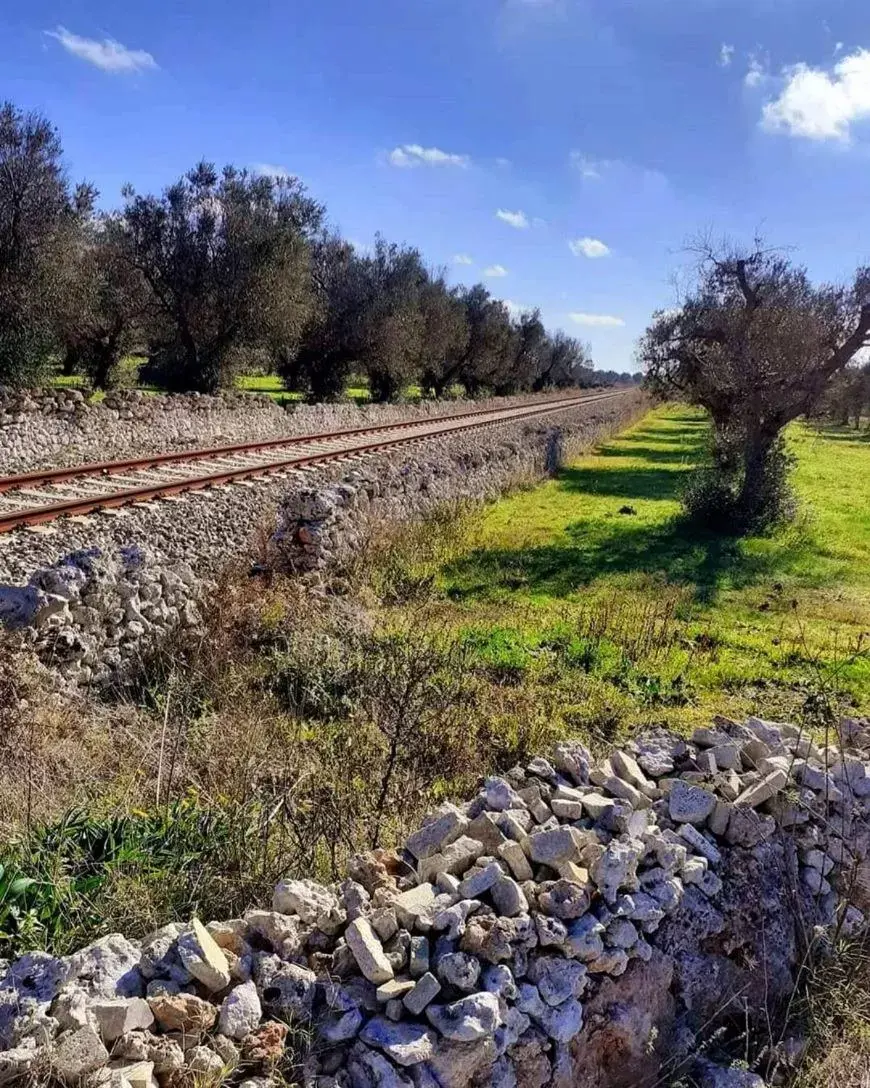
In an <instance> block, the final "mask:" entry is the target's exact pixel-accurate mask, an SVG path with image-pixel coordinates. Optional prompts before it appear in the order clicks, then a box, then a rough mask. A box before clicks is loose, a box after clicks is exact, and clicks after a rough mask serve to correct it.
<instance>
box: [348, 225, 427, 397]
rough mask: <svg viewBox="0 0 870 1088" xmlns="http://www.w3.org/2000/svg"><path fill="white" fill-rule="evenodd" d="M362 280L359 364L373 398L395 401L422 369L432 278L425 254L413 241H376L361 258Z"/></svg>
mask: <svg viewBox="0 0 870 1088" xmlns="http://www.w3.org/2000/svg"><path fill="white" fill-rule="evenodd" d="M361 265H362V268H361V272H362V275H361V276H360V277H359V281H358V282H359V283H360V284H361V286H362V289H363V292H364V295H365V301H364V305H363V306H362V308H361V311H360V320H359V327H358V335H359V364H360V366H361V367H362V369H363V371H364V372H365V373H366V374H367V375H368V379H369V391H370V394H371V397H372V400H376V401H388V400H394V399H395V398H396V396H397V395H398V394H399V392H400V391H401V390H402V388H403V387H404V386H405V385H406V384H407V383H408V382H409V381H411V380H412V379H414V378H416V377H417V376H418V374H419V362H420V350H421V345H422V341H423V334H424V328H425V322H424V318H423V311H422V308H421V305H420V302H421V295H422V291H423V287H424V285H425V284H426V282H427V280H428V275H427V273H426V269H425V267H424V265H423V260H422V258H421V256H420V253H419V252H418V251H417V250H416V249H413V248H412V247H409V246H399V245H396V244H395V243H391V242H386V241H385V240H384V239H383V238H378V239H377V240H376V241H375V247H374V252H373V253H372V254H371V255H370V256H366V257H363V258H362V259H361Z"/></svg>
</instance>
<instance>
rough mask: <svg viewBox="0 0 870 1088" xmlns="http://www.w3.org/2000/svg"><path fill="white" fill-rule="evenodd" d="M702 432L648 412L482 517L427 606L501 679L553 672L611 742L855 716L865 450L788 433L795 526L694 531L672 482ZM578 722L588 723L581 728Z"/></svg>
mask: <svg viewBox="0 0 870 1088" xmlns="http://www.w3.org/2000/svg"><path fill="white" fill-rule="evenodd" d="M705 439H706V425H705V423H704V421H703V419H702V418H701V417H699V416H698V415H696V414H694V413H692V412H690V411H688V410H686V409H680V408H676V409H675V408H670V409H662V410H659V411H656V412H655V413H653V414H651V415H650V416H649V417H647V418H646V419H645V420H643V421H642V422H641V423H639V424H638V425H636V426H635V427H634V428H633V429H632V430H630V431H629V432H627V433H625V434H623V435H622V436H620V437H619V438H618V439H616V440H614V441H612V442H610V443H608V444H607V445H605V446H603V447H602V448H600V449H599V450H597V451H596V452H595V453H594V454H593V455H590V456H587V457H584V458H582V459H581V460H580V461H578V462H577V463H576V464H573V465H571V466H569V467H567V468H566V469H565V470H564V471H563V472H562V473H561V474H560V476H559V477H558V479H555V480H553V481H551V482H549V483H547V484H545V485H544V486H541V487H538V488H535V489H534V490H530V491H525V492H521V493H518V494H515V495H514V496H512V497H510V498H507V499H505V500H504V501H502V502H499V503H496V504H494V505H493V506H491V507H489V508H488V509H487V510H486V512H485V513H484V515H483V518H482V520H481V521H480V522H479V523H478V524H477V525H476V526H474V527H473V528H472V529H471V530H470V532H469V534H468V538H467V540H466V542H465V543H464V544H463V546H462V547H460V548H459V549H458V551H457V553H456V554H455V555H453V556H451V557H450V559H449V560H448V561H447V562H446V563H444V564H443V565H442V566H441V569H440V570H439V572H438V578H437V585H438V589H439V597H440V600H439V601H436V602H434V604H433V608H434V611H436V612H437V613H438V614H439V615H440V616H441V618H442V620H445V621H447V622H449V623H450V624H451V625H453V626H458V627H459V629H460V630H461V632H462V634H463V636H464V637H465V638H466V639H467V640H469V642H470V643H471V644H473V645H474V646H475V647H476V649H477V651H478V653H479V654H480V655H481V657H482V658H483V659H487V660H489V661H490V663H491V665H492V668H493V675H498V673H499V670H501V671H502V672H503V674H504V677H505V678H511V682H512V683H517V682H520V680H522V679H525V678H530V679H531V678H534V676H535V675H536V674H543V675H545V676H546V675H550V676H552V675H556V676H557V677H558V682H559V683H563V684H564V683H568V684H569V685H570V686H571V687H574V688H575V689H578V694H582V693H583V692H584V689H585V694H586V697H587V702H588V706H587V712H586V714H584V713H583V711H582V709H580V708H578V712H577V715H575V718H577V720H578V721H579V722H580V724H586V725H588V726H589V727H591V728H592V731H593V732H598V731H600V730H599V729H596V720H595V714H596V713H597V712H598V711H600V720H599V721H598V723H597V724H598V725H599V726H602V727H605V728H604V731H605V732H607V733H611V732H612V731H613V730H614V728H615V727H617V726H627V727H634V726H637V725H640V724H645V723H650V722H654V721H662V720H667V721H668V722H669V723H671V724H674V723H684V724H686V725H689V724H693V723H695V722H698V721H705V720H707V719H708V718H709V716H710V714H712V713H715V712H718V713H726V714H734V715H740V714H746V713H748V712H753V711H761V712H764V713H766V714H767V715H768V716H775V715H777V714H782V715H786V716H787V715H789V714H791V715H795V714H797V715H800V714H801V713H803V712H804V711H805V710H806V709H807V708H812V704H813V701H814V700H816V699H818V698H819V697H820V695H824V694H825V693H829V692H831V691H837V692H839V693H840V699H841V705H842V706H843V707H849V706H852V707H856V708H859V707H860V708H863V709H864V710H865V711H866V710H867V709H868V708H870V657H868V652H867V651H868V649H870V441H868V439H867V437H866V436H864V437H860V436H855V435H854V434H852V433H846V432H837V431H833V430H828V431H825V432H821V433H820V432H818V431H815V430H811V429H809V428H807V427H803V426H798V427H795V428H793V430H792V431H791V433H790V436H789V441H790V445H791V447H792V450H793V452H794V454H795V457H796V459H797V466H796V473H795V482H796V487H797V490H798V492H799V495H800V499H801V513H800V517H799V519H798V522H797V523H796V524H795V525H793V526H791V527H789V528H788V529H787V530H785V531H782V532H779V533H776V534H773V535H770V536H765V537H755V538H751V539H748V540H744V541H736V540H729V539H723V538H717V537H709V536H705V535H703V534H698V533H697V532H693V531H692V530H690V528H689V527H688V526H687V525H686V524H685V523H684V522H683V521H682V519H681V517H680V507H679V496H680V492H681V488H682V486H683V483H684V480H685V475H686V473H687V472H688V471H689V470H690V469H691V467H692V466H693V465H694V464H696V463H697V462H698V461H699V460H700V459H701V458H702V457H703V455H704V447H705ZM584 719H586V720H585V721H584Z"/></svg>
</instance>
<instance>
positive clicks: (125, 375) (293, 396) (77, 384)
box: [51, 355, 421, 404]
mask: <svg viewBox="0 0 870 1088" xmlns="http://www.w3.org/2000/svg"><path fill="white" fill-rule="evenodd" d="M143 361H144V360H143V359H142V358H141V357H140V356H133V355H131V356H128V357H127V358H126V359H124V360H123V361H122V363H121V375H120V384H122V385H123V386H124V387H125V388H135V389H138V390H139V391H140V392H142V393H162V392H164V390H162V389H160V388H159V387H158V386H156V385H144V384H141V383H139V382H138V381H137V379H136V372H137V371H138V369H139V367H140V366H141V364H142V363H143ZM51 384H52V385H53V386H56V387H57V388H58V389H81V390H82V391H83V392H88V390H89V386H88V382H87V380H86V379H85V378H84V377H82V375H81V374H55V375H54V376H53V377H52V379H51ZM235 388H236V389H239V390H241V391H242V392H244V393H263V394H265V395H266V396H267V397H271V399H272V400H274V401H275V402H276V403H278V404H294V403H297V402H299V401H303V400H304V399H305V396H304V394H303V393H290V392H288V391H287V390H286V389H285V388H284V383H283V382H282V381H281V378H280V377H279V375H277V374H242V375H240V376H239V377H238V378H237V379H236V382H235ZM344 395H345V396H346V397H347V398H348V399H349V400H353V401H356V402H357V404H368V402H369V400H370V399H371V395H370V393H369V387H368V385H367V384H366V382H365V380H364V379H362V378H355V379H353V384H351V385H349V386H348V387H347V389H345V391H344ZM405 396H406V397H407V398H408V399H409V400H419V398H420V396H421V390H420V387H419V386H415V385H412V386H409V387H408V389H407V390H406V391H405ZM104 397H105V393H103V392H101V391H98V392H93V393H90V395H89V399H90V401H91V402H92V403H94V404H97V403H99V402H100V401H101V400H102V399H103V398H104Z"/></svg>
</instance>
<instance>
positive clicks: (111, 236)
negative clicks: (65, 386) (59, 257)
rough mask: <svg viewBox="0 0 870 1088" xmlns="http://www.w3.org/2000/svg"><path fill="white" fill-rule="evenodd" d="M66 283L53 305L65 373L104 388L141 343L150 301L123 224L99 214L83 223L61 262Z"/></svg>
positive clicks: (112, 380)
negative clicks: (57, 301)
mask: <svg viewBox="0 0 870 1088" xmlns="http://www.w3.org/2000/svg"><path fill="white" fill-rule="evenodd" d="M64 275H65V277H66V278H67V281H68V282H67V286H66V289H65V290H64V291H63V295H62V300H61V304H60V306H59V310H58V326H59V333H60V337H61V339H62V342H63V345H64V348H65V350H66V358H65V363H64V370H65V372H66V373H81V374H83V375H85V376H86V377H87V378H88V380H89V381H90V383H91V385H92V386H93V387H94V388H95V389H108V388H109V387H110V386H112V385H113V384H114V383H115V381H116V379H117V375H118V365H119V363H120V362H121V360H122V359H123V358H124V356H126V355H129V354H130V353H131V352H133V351H135V350H137V349H139V348H141V346H142V343H143V335H144V334H143V329H144V328H145V327H146V326H147V324H148V318H149V312H150V310H149V308H150V304H151V300H150V298H149V295H148V291H147V287H146V284H145V280H144V278H143V277H142V275H141V274H140V272H139V271H138V269H137V268H136V267H135V266H134V264H133V263H132V262H131V260H130V254H129V252H128V249H127V239H126V235H125V232H124V229H123V225H122V224H121V222H120V221H119V219H118V217H117V216H114V215H103V216H100V217H98V218H95V219H93V220H91V222H90V223H88V224H86V225H85V226H84V227H83V229H82V231H81V234H80V236H79V238H78V239H77V242H76V244H75V245H74V246H71V247H70V253H69V257H68V259H67V261H66V262H65V266H64Z"/></svg>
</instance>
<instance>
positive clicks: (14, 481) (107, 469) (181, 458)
mask: <svg viewBox="0 0 870 1088" xmlns="http://www.w3.org/2000/svg"><path fill="white" fill-rule="evenodd" d="M608 395H612V394H601V393H587V394H585V396H584V397H583V398H582V399H585V400H589V401H592V400H598V399H600V397H601V396H608ZM577 399H579V398H576V397H572V398H571V400H572V402H573V401H576V400H577ZM564 400H566V398H565V397H554V398H550V399H548V400H545V401H537V402H536V406H540V407H543V406H545V405H550V404H552V405H559V404H561V403H562V402H563V401H564ZM511 407H513V408H522V407H529V406H528V405H513V406H511ZM509 410H510V409H509V408H504V409H501V408H489V409H487V408H473V409H471V410H469V411H464V412H452V413H450V414H449V415H443V416H430V417H429V418H428V419H410V420H409V419H404V420H400V421H399V422H397V423H373V424H370V425H368V426H365V427H347V428H344V429H342V430H338V431H315V432H311V433H309V434H300V435H287V436H285V437H284V438H267V439H263V440H261V441H255V442H235V443H232V444H230V445H225V446H203V447H201V448H198V449H197V448H194V449H191V450H173V451H171V452H168V453H153V454H148V455H146V456H144V457H131V458H124V459H122V460H117V461H92V462H90V463H88V464H84V465H70V466H61V467H59V468H44V469H32V470H31V471H29V472H21V473H18V474H16V475H14V476H0V494H2V493H3V492H5V491H17V490H19V489H21V488H23V487H27V486H28V485H31V484H46V483H48V484H51V483H62V482H64V481H67V480H78V479H82V478H84V477H87V476H110V475H116V474H119V473H123V472H129V471H130V470H131V469H145V470H147V469H150V468H157V467H158V466H159V465H167V464H172V463H173V462H185V461H204V460H208V459H209V458H211V457H222V456H227V455H229V454H233V453H246V452H251V453H254V452H258V451H260V450H268V449H276V448H278V447H280V446H300V445H304V444H306V443H308V442H325V441H330V440H332V439H336V438H345V437H347V438H350V437H353V436H354V435H358V434H372V433H374V432H381V431H396V430H403V429H407V428H408V427H419V426H422V425H424V424H428V423H440V422H445V423H447V422H450V421H451V420H454V419H464V418H473V417H475V416H480V415H488V414H490V413H491V412H494V411H509Z"/></svg>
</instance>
